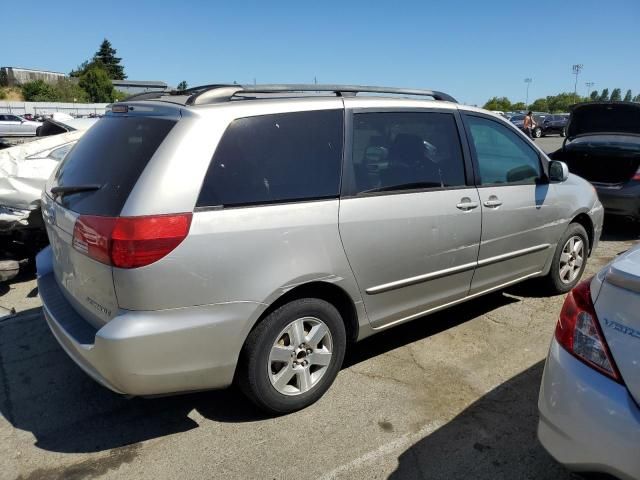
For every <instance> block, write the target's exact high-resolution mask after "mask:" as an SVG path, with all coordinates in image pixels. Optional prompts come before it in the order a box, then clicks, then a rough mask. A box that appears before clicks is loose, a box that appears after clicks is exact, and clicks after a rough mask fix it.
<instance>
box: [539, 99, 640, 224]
mask: <svg viewBox="0 0 640 480" xmlns="http://www.w3.org/2000/svg"><path fill="white" fill-rule="evenodd" d="M550 156H551V158H553V159H554V160H562V161H563V162H565V163H567V165H569V170H570V171H571V172H572V173H575V174H576V175H579V176H581V177H583V178H585V179H586V180H589V181H590V182H591V183H592V184H593V185H594V186H595V187H596V190H597V191H598V196H599V197H600V201H601V202H602V204H603V205H604V207H605V212H606V213H607V214H610V215H616V216H621V217H628V218H632V219H634V220H640V168H639V167H640V104H638V103H629V102H615V103H612V102H594V103H584V104H579V105H576V106H574V107H573V109H572V111H571V117H570V119H569V124H568V125H567V138H566V140H565V141H564V143H563V145H562V148H561V149H560V150H557V151H556V152H554V153H552V154H551V155H550Z"/></svg>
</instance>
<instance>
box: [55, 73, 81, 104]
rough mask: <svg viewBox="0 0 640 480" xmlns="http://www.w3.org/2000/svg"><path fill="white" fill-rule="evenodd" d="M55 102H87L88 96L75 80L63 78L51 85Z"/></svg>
mask: <svg viewBox="0 0 640 480" xmlns="http://www.w3.org/2000/svg"><path fill="white" fill-rule="evenodd" d="M53 89H54V92H55V95H56V101H57V102H79V103H83V102H87V101H89V95H87V92H85V91H84V89H83V88H82V87H81V86H80V85H78V81H77V80H75V79H69V78H63V79H60V80H58V81H57V82H56V84H55V85H53Z"/></svg>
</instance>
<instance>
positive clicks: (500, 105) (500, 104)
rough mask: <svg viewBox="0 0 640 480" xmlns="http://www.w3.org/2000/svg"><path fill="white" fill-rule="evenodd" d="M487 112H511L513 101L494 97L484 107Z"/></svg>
mask: <svg viewBox="0 0 640 480" xmlns="http://www.w3.org/2000/svg"><path fill="white" fill-rule="evenodd" d="M482 108H484V109H486V110H499V111H501V112H509V111H511V101H510V100H509V99H508V98H507V97H500V98H498V97H493V98H490V99H489V100H488V101H487V103H485V104H484V106H483V107H482Z"/></svg>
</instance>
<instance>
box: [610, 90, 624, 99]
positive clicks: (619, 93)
mask: <svg viewBox="0 0 640 480" xmlns="http://www.w3.org/2000/svg"><path fill="white" fill-rule="evenodd" d="M610 100H611V101H612V102H619V101H620V100H622V90H620V89H619V88H614V89H613V91H612V92H611V99H610Z"/></svg>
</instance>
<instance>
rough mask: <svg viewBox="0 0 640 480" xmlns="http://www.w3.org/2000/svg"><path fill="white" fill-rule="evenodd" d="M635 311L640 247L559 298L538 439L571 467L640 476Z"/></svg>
mask: <svg viewBox="0 0 640 480" xmlns="http://www.w3.org/2000/svg"><path fill="white" fill-rule="evenodd" d="M639 311H640V246H637V247H635V248H634V249H632V250H630V251H628V252H627V253H625V254H623V255H620V256H619V257H617V258H616V259H615V260H614V261H613V262H612V263H611V264H609V265H608V266H606V267H605V268H604V269H602V270H601V271H600V273H598V275H596V276H595V277H594V278H593V279H590V280H585V281H584V282H582V283H581V284H579V285H578V286H577V287H575V288H574V289H573V291H572V292H571V293H569V295H568V296H567V298H566V299H565V303H564V306H563V307H562V312H561V313H560V319H559V320H558V324H557V326H556V331H555V335H554V338H553V340H552V342H551V348H550V350H549V355H548V358H547V362H546V364H545V369H544V374H543V377H542V386H541V388H540V397H539V402H538V407H539V410H540V421H539V425H538V436H539V438H540V441H541V443H542V445H543V446H544V447H545V448H546V449H547V450H548V451H549V453H551V455H553V457H555V458H556V460H558V461H559V462H561V463H563V464H564V465H565V466H566V467H567V468H569V469H570V470H574V471H578V472H588V473H598V474H608V475H613V476H614V477H615V478H619V479H626V480H636V479H638V478H640V456H639V455H638V445H640V408H639V407H638V405H639V404H640V368H638V351H639V348H638V345H639V344H638V342H640V316H639V315H638V312H639ZM607 478H610V477H607Z"/></svg>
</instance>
